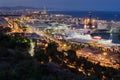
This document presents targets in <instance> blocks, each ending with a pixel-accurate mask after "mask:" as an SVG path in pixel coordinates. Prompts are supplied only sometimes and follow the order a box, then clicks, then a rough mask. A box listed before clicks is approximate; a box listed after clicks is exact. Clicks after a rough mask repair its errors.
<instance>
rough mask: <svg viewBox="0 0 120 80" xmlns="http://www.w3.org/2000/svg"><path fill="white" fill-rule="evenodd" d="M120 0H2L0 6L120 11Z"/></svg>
mask: <svg viewBox="0 0 120 80" xmlns="http://www.w3.org/2000/svg"><path fill="white" fill-rule="evenodd" d="M119 3H120V0H114V1H113V0H99V1H98V0H0V7H15V6H25V7H36V8H42V7H44V6H46V8H48V9H56V10H58V9H60V10H79V11H80V10H85V11H120V5H119Z"/></svg>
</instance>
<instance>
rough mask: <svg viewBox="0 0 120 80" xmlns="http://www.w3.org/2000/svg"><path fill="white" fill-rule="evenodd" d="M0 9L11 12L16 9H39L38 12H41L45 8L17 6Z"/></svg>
mask: <svg viewBox="0 0 120 80" xmlns="http://www.w3.org/2000/svg"><path fill="white" fill-rule="evenodd" d="M0 9H9V10H16V9H38V10H41V9H43V8H36V7H25V6H15V7H0Z"/></svg>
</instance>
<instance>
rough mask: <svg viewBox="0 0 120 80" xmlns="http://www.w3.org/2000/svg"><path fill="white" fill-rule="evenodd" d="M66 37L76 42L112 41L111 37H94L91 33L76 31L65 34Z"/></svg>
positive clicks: (104, 42) (102, 42)
mask: <svg viewBox="0 0 120 80" xmlns="http://www.w3.org/2000/svg"><path fill="white" fill-rule="evenodd" d="M64 39H65V40H70V41H74V42H83V43H88V42H97V43H100V44H108V43H112V40H111V39H110V40H106V39H102V38H101V37H100V36H94V37H92V36H91V35H90V34H87V33H77V32H75V31H72V32H69V33H67V34H65V36H64Z"/></svg>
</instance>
